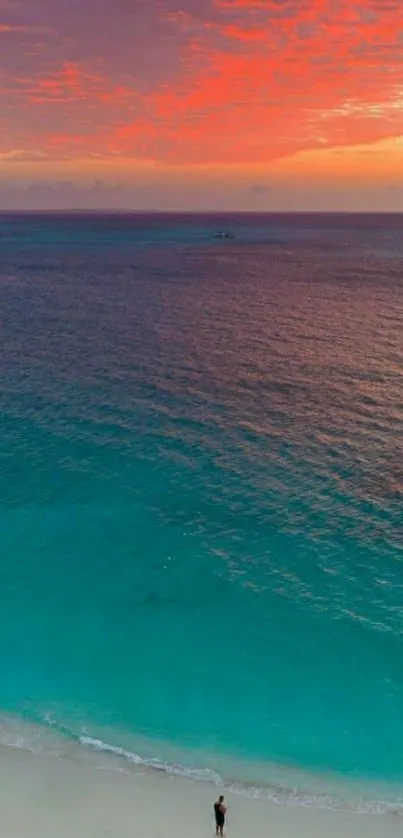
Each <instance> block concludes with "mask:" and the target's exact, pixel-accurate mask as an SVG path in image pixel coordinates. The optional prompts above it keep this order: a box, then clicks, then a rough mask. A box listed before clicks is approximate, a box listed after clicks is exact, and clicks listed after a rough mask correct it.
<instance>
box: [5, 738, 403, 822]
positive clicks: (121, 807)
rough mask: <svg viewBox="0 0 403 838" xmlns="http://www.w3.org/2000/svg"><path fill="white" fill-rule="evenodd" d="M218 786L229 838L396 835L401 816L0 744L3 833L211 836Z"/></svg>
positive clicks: (93, 754) (89, 757)
mask: <svg viewBox="0 0 403 838" xmlns="http://www.w3.org/2000/svg"><path fill="white" fill-rule="evenodd" d="M219 791H222V793H224V794H225V798H226V801H227V802H228V807H229V808H228V824H227V835H228V838H246V836H247V838H262V836H264V835H275V836H277V838H316V836H317V838H323V835H325V834H326V835H327V836H329V838H339V836H340V834H341V833H342V834H343V835H344V836H346V835H351V836H355V838H395V836H396V838H397V836H398V835H399V836H400V834H401V820H400V818H399V817H397V816H393V815H391V814H388V815H384V816H375V815H369V814H358V813H357V812H353V811H351V810H350V811H347V810H327V809H322V808H316V807H307V806H306V807H304V806H290V805H286V804H284V803H275V802H273V801H270V800H267V799H265V800H259V799H253V798H248V797H243V796H240V795H237V794H234V793H233V792H231V791H228V790H227V789H223V790H221V789H218V788H215V787H214V786H212V785H210V784H208V783H203V782H200V781H197V780H192V779H190V778H182V777H178V776H174V775H171V774H167V773H164V772H163V771H155V770H152V769H149V768H145V767H139V766H134V765H128V764H126V765H124V764H123V765H122V760H120V759H119V758H117V757H116V758H115V759H113V758H112V759H111V758H110V757H109V756H108V755H105V754H103V755H102V756H101V755H100V753H99V752H91V751H88V753H87V754H86V755H85V758H84V760H83V759H81V758H80V759H78V758H77V753H76V752H75V751H74V749H71V751H70V753H66V754H65V755H63V756H56V755H50V754H44V753H42V754H38V753H34V752H32V751H25V750H22V749H20V748H19V747H17V746H7V745H0V813H1V814H0V819H1V823H2V827H3V828H2V834H4V835H5V836H11V835H12V836H13V837H14V838H27V836H29V838H55V836H56V835H57V836H58V838H71V836H73V835H74V836H75V838H102V836H103V837H104V838H105V836H108V838H128V837H129V836H131V838H132V836H133V835H139V834H142V835H143V836H144V838H174V836H175V838H185V836H187V835H188V834H189V832H191V834H192V836H193V838H203V837H204V836H209V835H212V834H213V832H214V829H213V817H212V806H213V802H214V799H215V798H216V796H217V794H218V792H219Z"/></svg>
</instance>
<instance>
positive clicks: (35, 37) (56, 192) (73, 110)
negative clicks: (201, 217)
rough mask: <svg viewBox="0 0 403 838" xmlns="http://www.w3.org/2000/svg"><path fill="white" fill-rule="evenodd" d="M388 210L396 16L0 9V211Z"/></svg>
mask: <svg viewBox="0 0 403 838" xmlns="http://www.w3.org/2000/svg"><path fill="white" fill-rule="evenodd" d="M47 207H49V208H53V207H55V208H70V207H72V208H75V207H85V208H92V207H94V208H102V207H107V208H109V207H111V208H115V207H116V208H120V207H121V208H134V209H142V208H144V209H154V208H155V209H170V208H172V209H227V208H228V209H256V210H264V209H268V210H270V209H280V210H282V209H285V210H287V209H291V210H300V209H336V210H337V209H353V210H354V209H374V210H377V209H379V210H384V209H386V210H387V209H392V210H393V209H403V0H363V2H361V3H360V2H354V0H0V208H4V209H8V208H47Z"/></svg>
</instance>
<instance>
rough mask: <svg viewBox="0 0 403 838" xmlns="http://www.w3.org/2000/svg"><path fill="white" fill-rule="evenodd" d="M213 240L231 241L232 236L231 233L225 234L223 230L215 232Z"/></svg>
mask: <svg viewBox="0 0 403 838" xmlns="http://www.w3.org/2000/svg"><path fill="white" fill-rule="evenodd" d="M214 238H215V239H233V238H234V234H233V233H231V232H225V230H217V232H216V234H215V236H214Z"/></svg>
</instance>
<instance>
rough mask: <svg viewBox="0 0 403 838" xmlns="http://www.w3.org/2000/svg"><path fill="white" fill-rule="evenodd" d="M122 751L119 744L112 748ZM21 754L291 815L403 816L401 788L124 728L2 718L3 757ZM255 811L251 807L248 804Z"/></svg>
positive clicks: (18, 717)
mask: <svg viewBox="0 0 403 838" xmlns="http://www.w3.org/2000/svg"><path fill="white" fill-rule="evenodd" d="M112 743H115V744H112ZM4 748H6V751H8V752H11V751H13V752H17V753H19V754H20V755H21V758H23V757H24V754H25V755H30V754H31V755H33V756H35V757H38V758H40V759H42V758H46V757H49V758H52V759H55V760H61V762H65V761H66V760H67V761H68V762H70V763H74V764H75V765H76V766H77V767H78V768H80V767H81V768H83V769H85V768H87V767H90V768H92V769H94V770H98V771H99V770H102V771H107V772H114V773H119V774H122V775H123V774H124V775H129V776H136V777H137V776H148V777H150V778H155V777H161V776H162V777H168V778H170V779H171V780H175V781H178V782H181V783H183V782H185V783H191V784H195V785H196V786H198V787H200V788H202V787H203V788H205V789H207V790H208V791H207V793H208V794H209V795H210V797H212V796H213V797H214V795H216V794H217V792H218V790H220V791H222V792H223V793H224V794H225V795H232V796H233V797H234V798H236V799H238V800H243V801H245V802H246V801H250V802H261V803H268V804H270V805H274V806H276V807H277V806H279V807H285V808H286V809H289V808H291V809H303V810H306V809H311V810H319V811H326V812H330V813H332V812H341V813H343V812H344V813H347V814H348V813H352V814H354V815H359V816H364V815H365V816H370V817H374V816H376V817H377V818H380V819H381V820H383V819H384V818H385V817H389V816H394V817H395V816H396V815H403V789H402V787H401V785H400V784H398V783H397V782H396V783H393V784H392V783H390V782H387V781H380V780H376V779H374V778H372V779H369V778H364V777H361V778H357V777H345V776H342V775H338V774H333V773H324V772H323V773H321V774H319V773H313V772H310V771H308V770H307V769H302V768H292V767H291V766H286V765H282V764H280V763H273V762H269V761H264V762H262V761H261V762H256V761H255V762H254V761H251V760H246V759H245V758H240V757H239V756H235V755H230V754H224V753H222V754H218V753H217V752H209V751H207V750H205V749H203V750H201V749H186V750H184V749H183V748H182V747H180V746H179V745H178V744H174V743H172V742H168V741H164V740H158V739H154V738H152V739H150V738H145V737H144V736H135V735H133V734H130V733H128V732H127V731H126V732H124V731H123V730H120V731H119V730H118V729H116V728H103V729H102V730H100V729H98V730H95V731H93V732H92V735H89V732H88V731H87V730H85V729H82V731H81V733H78V732H75V731H74V730H72V729H71V728H70V727H69V726H68V727H66V726H65V725H58V724H57V723H56V721H55V720H54V719H53V718H52V716H48V717H46V718H45V720H44V721H43V722H42V723H39V722H38V721H35V722H33V721H30V720H28V719H27V718H22V717H20V716H14V715H3V716H0V757H1V754H2V753H3V754H4ZM248 805H249V804H248Z"/></svg>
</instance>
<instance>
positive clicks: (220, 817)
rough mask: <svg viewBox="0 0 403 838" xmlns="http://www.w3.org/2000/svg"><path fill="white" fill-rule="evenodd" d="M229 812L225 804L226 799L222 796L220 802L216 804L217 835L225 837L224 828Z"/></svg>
mask: <svg viewBox="0 0 403 838" xmlns="http://www.w3.org/2000/svg"><path fill="white" fill-rule="evenodd" d="M226 811H227V807H226V805H225V803H224V798H223V796H222V794H220V796H219V798H218V800H217V801H216V802H215V803H214V816H215V834H216V835H220V836H222V835H224V826H225V814H226Z"/></svg>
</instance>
